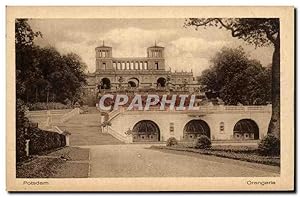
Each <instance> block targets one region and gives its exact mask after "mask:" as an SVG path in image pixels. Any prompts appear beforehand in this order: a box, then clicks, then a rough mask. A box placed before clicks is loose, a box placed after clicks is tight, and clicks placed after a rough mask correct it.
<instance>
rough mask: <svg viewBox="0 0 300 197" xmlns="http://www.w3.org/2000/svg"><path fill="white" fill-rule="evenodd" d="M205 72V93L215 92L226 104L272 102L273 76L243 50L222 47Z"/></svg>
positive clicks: (202, 77) (203, 88)
mask: <svg viewBox="0 0 300 197" xmlns="http://www.w3.org/2000/svg"><path fill="white" fill-rule="evenodd" d="M211 62H212V65H211V67H210V68H209V69H206V70H204V71H203V73H202V75H201V77H200V78H199V82H200V84H201V88H202V91H205V92H209V93H214V95H219V97H220V98H221V99H222V100H223V101H224V103H225V104H227V105H237V104H239V103H240V104H243V105H266V104H267V103H269V102H270V101H271V78H270V76H271V74H270V72H268V69H266V68H264V67H263V66H262V65H261V64H260V63H259V62H258V61H256V60H251V59H249V58H248V57H247V55H246V54H245V52H244V50H243V48H241V47H239V48H235V49H231V48H223V49H222V50H221V51H220V52H218V53H216V55H215V56H214V57H213V58H212V60H211Z"/></svg>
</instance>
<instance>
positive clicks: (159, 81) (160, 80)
mask: <svg viewBox="0 0 300 197" xmlns="http://www.w3.org/2000/svg"><path fill="white" fill-rule="evenodd" d="M166 82H167V81H166V79H165V78H163V77H160V78H158V79H157V87H166Z"/></svg>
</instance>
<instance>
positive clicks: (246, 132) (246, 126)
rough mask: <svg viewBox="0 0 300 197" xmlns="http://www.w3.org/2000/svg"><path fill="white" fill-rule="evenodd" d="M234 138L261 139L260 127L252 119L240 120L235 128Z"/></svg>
mask: <svg viewBox="0 0 300 197" xmlns="http://www.w3.org/2000/svg"><path fill="white" fill-rule="evenodd" d="M233 138H234V139H236V140H257V139H259V129H258V126H257V124H256V123H255V122H254V121H253V120H251V119H242V120H240V121H238V122H237V123H236V124H235V125H234V128H233Z"/></svg>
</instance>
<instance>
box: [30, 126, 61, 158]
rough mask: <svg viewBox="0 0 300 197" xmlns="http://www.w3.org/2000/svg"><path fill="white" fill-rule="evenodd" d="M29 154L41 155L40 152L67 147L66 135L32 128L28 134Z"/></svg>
mask: <svg viewBox="0 0 300 197" xmlns="http://www.w3.org/2000/svg"><path fill="white" fill-rule="evenodd" d="M28 134H29V135H28V137H29V140H30V141H29V154H39V153H40V152H43V151H47V150H51V149H55V148H59V147H64V146H65V145H66V138H65V135H63V134H59V133H56V132H51V131H45V130H41V129H39V128H31V129H29V133H28Z"/></svg>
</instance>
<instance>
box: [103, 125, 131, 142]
mask: <svg viewBox="0 0 300 197" xmlns="http://www.w3.org/2000/svg"><path fill="white" fill-rule="evenodd" d="M105 129H107V133H109V134H110V135H112V136H113V137H115V138H116V139H118V140H120V141H122V142H125V143H132V136H131V135H126V134H125V133H124V134H123V133H121V132H117V131H115V130H113V129H112V128H111V127H110V126H108V127H106V128H105Z"/></svg>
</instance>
